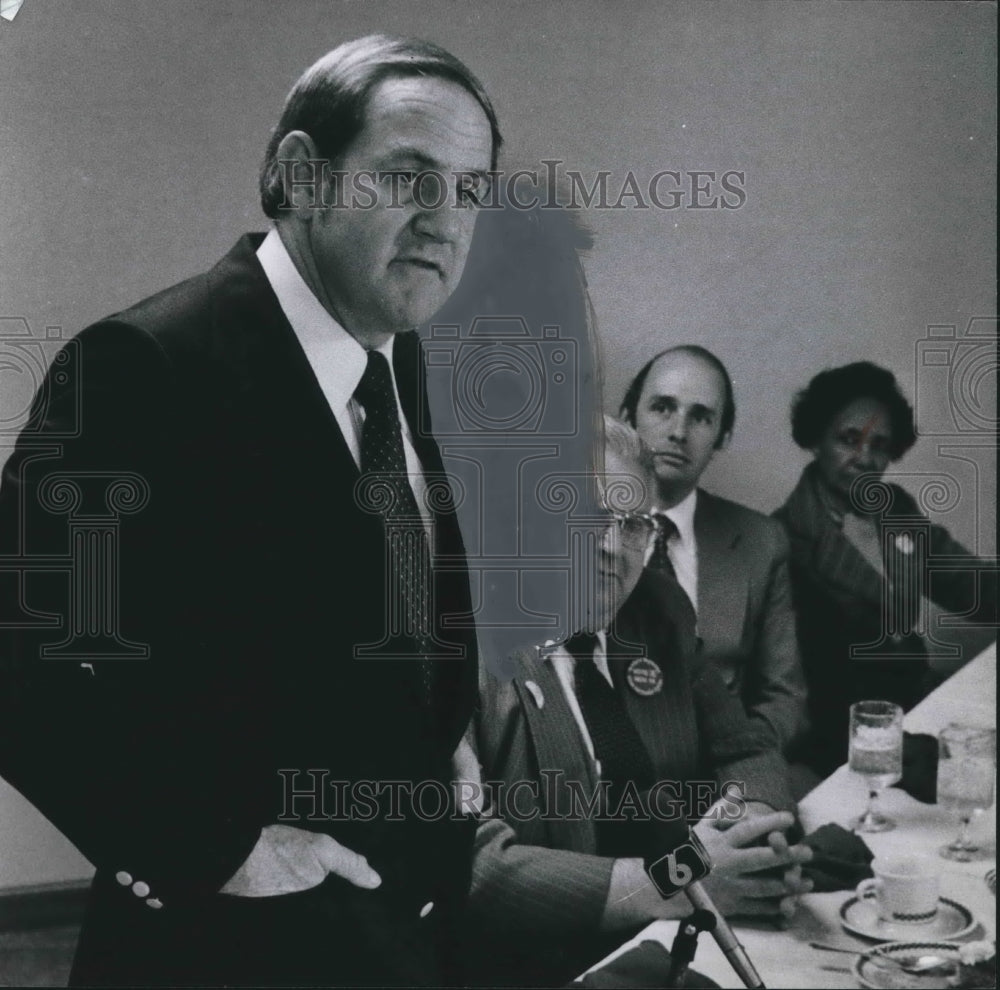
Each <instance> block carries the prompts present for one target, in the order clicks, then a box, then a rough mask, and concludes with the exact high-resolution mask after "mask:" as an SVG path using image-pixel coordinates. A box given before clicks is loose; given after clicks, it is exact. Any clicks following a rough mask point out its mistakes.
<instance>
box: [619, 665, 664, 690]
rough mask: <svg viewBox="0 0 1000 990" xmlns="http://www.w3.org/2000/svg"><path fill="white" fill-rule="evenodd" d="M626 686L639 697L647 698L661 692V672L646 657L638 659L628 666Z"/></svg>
mask: <svg viewBox="0 0 1000 990" xmlns="http://www.w3.org/2000/svg"><path fill="white" fill-rule="evenodd" d="M625 679H626V680H627V681H628V686H629V687H630V688H631V689H632V690H633V691H635V693H636V694H638V695H639V696H640V697H643V698H649V697H652V696H653V695H654V694H659V693H660V692H661V691H662V690H663V671H662V670H660V668H659V667H658V666H657V665H656V664H655V663H653V661H652V660H650V659H649V658H648V657H639V659H638V660H633V661H632V662H631V663H630V664H629V665H628V670H627V671H626V673H625Z"/></svg>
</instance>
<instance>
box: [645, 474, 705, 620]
mask: <svg viewBox="0 0 1000 990" xmlns="http://www.w3.org/2000/svg"><path fill="white" fill-rule="evenodd" d="M697 506H698V489H697V488H695V489H694V490H693V491H692V492H691V493H690V494H688V495H687V497H686V498H684V499H682V500H681V501H680V502H678V503H677V504H676V505H675V506H673V507H672V508H669V509H660V508H657V509H654V510H653V513H654V514H655V515H663V516H666V517H667V518H668V519H669V520H670V521H671V522H672V523H673V524H674V525H675V526H676V527H677V532H676V533H675V534H674V535H673V536H671V537H670V539H669V540H668V541H667V556H668V557H670V563H671V564H673V565H674V573H675V574H676V575H677V583H678V584H679V585H680V586H681V587H682V588H683V589H684V591H685V592H686V593H687V596H688V598H690V599H691V604H692V606H694V612H695V615H697V614H698V543H697V541H696V540H695V537H694V513H695V509H696V508H697ZM653 547H654V544H653V542H650V545H649V549H648V550H647V551H646V563H648V562H649V558H650V557H651V556H652V553H653Z"/></svg>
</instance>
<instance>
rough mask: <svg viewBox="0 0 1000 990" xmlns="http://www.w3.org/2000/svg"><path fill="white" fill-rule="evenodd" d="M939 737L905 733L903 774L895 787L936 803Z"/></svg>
mask: <svg viewBox="0 0 1000 990" xmlns="http://www.w3.org/2000/svg"><path fill="white" fill-rule="evenodd" d="M937 765H938V744H937V739H935V738H934V737H933V736H929V735H927V734H926V733H923V732H904V733H903V776H902V777H901V778H900V779H899V782H898V783H896V784H893V785H892V786H893V787H900V788H902V789H903V790H904V791H906V793H907V794H909V795H910V797H913V798H916V799H917V800H918V801H923V803H924V804H934V803H935V801H937Z"/></svg>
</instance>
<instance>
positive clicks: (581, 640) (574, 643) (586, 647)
mask: <svg viewBox="0 0 1000 990" xmlns="http://www.w3.org/2000/svg"><path fill="white" fill-rule="evenodd" d="M598 642H599V640H598V638H597V634H596V633H583V632H581V633H575V634H574V635H573V636H570V638H569V639H567V640H566V644H565V645H566V652H567V653H568V654H569V655H570V656H571V657H573V659H574V660H593V659H594V647H596V646H597V644H598Z"/></svg>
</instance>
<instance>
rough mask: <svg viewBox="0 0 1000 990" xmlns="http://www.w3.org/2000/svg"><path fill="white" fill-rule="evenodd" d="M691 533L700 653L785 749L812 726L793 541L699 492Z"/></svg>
mask: <svg viewBox="0 0 1000 990" xmlns="http://www.w3.org/2000/svg"><path fill="white" fill-rule="evenodd" d="M694 531H695V539H696V540H697V543H698V636H699V638H700V640H701V653H702V655H703V656H705V657H706V658H708V659H710V660H711V661H712V662H713V663H714V664H715V667H716V668H717V669H718V671H719V672H720V673H721V675H722V679H723V680H724V681H725V683H726V686H727V687H728V688H729V689H730V690H731V691H733V692H734V693H735V694H737V695H739V696H740V698H742V700H743V705H744V707H745V708H746V710H747V714H748V715H749V716H750V717H751V719H753V720H755V721H757V722H759V723H761V724H763V725H765V726H766V727H767V729H768V730H769V731H770V732H771V734H772V736H773V738H774V739H775V741H776V742H777V744H778V745H779V746H780V747H781V748H782V750H784V751H786V752H787V750H788V747H789V744H790V743H791V742H792V741H793V740H794V739H795V738H796V737H797V736H799V735H800V734H801V733H802V732H804V731H805V729H806V726H807V719H806V687H805V679H804V677H803V674H802V665H801V663H800V661H799V650H798V643H797V638H796V631H795V613H794V611H793V607H792V595H791V587H790V584H789V576H788V537H787V535H786V534H785V531H784V528H783V527H782V526H781V525H780V524H778V523H777V522H776V521H775V520H774V519H770V518H769V517H767V516H764V515H761V513H759V512H754V511H753V509H748V508H747V507H746V506H743V505H739V504H738V503H736V502H730V501H729V500H728V499H724V498H719V497H718V496H717V495H712V494H710V493H709V492H706V491H704V490H702V489H699V490H698V501H697V505H696V508H695V516H694Z"/></svg>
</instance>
